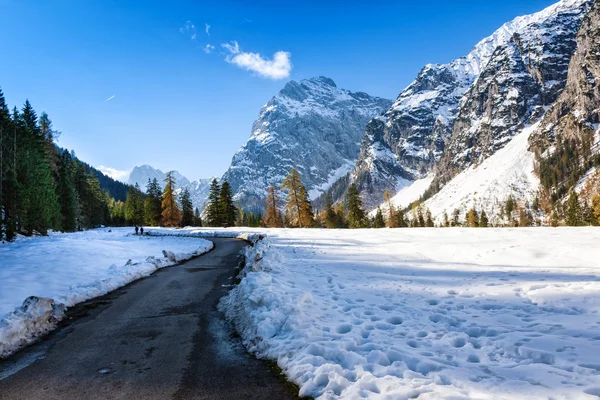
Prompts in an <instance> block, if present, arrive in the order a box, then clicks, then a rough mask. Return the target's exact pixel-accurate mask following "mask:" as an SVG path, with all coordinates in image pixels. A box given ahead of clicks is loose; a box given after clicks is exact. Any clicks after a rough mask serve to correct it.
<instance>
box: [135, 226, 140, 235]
mask: <svg viewBox="0 0 600 400" xmlns="http://www.w3.org/2000/svg"><path fill="white" fill-rule="evenodd" d="M139 231H140V228H138V226H137V225H136V226H135V234H136V235H137V234H138V233H139Z"/></svg>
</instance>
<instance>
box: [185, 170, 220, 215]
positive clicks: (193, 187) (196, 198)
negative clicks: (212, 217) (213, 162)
mask: <svg viewBox="0 0 600 400" xmlns="http://www.w3.org/2000/svg"><path fill="white" fill-rule="evenodd" d="M213 179H217V180H218V178H215V177H212V178H205V179H198V180H195V181H192V182H190V183H189V184H188V185H186V186H183V187H180V188H179V189H177V190H176V193H177V195H179V193H180V192H181V191H182V190H183V189H184V188H187V189H188V190H189V191H190V197H191V199H192V204H193V205H194V209H195V208H198V210H200V212H202V210H203V209H204V206H205V205H206V201H207V200H208V193H209V191H210V183H211V182H212V181H213Z"/></svg>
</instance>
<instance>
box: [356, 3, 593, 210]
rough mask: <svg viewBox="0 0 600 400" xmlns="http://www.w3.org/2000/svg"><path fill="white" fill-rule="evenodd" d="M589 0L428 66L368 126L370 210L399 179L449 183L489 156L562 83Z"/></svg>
mask: <svg viewBox="0 0 600 400" xmlns="http://www.w3.org/2000/svg"><path fill="white" fill-rule="evenodd" d="M592 3H593V1H591V0H563V1H560V2H558V3H556V4H555V5H553V6H550V7H548V8H546V9H545V10H543V11H541V12H539V13H536V14H532V15H529V16H523V17H518V18H516V19H515V20H513V21H511V22H509V23H506V24H505V25H503V26H502V27H501V28H500V29H499V30H497V31H496V32H495V33H494V34H493V35H491V36H490V37H488V38H486V39H484V40H482V41H481V42H480V43H478V44H477V45H476V46H475V47H474V48H473V50H472V51H471V52H470V53H469V54H468V55H467V56H466V57H463V58H459V59H457V60H454V61H452V62H451V63H449V64H444V65H437V64H430V65H427V66H425V67H424V68H423V69H422V70H421V72H420V73H419V75H418V76H417V78H416V79H415V81H414V82H413V83H411V84H410V85H409V86H408V87H407V88H406V89H405V90H404V91H402V93H400V95H399V96H398V98H397V99H396V101H395V102H394V104H393V106H392V107H391V108H390V109H389V110H388V111H387V112H386V113H385V114H384V116H383V117H381V118H376V119H374V120H372V121H371V122H370V123H369V125H368V126H367V128H366V131H365V136H364V138H363V142H362V146H361V150H360V155H359V158H358V161H357V163H356V168H355V169H354V171H353V173H352V180H353V181H355V182H356V183H357V184H358V186H359V188H360V190H361V192H362V193H363V198H364V201H365V204H366V206H367V208H369V209H373V208H374V207H376V206H377V205H378V204H380V203H381V202H382V200H383V193H384V191H385V190H386V189H389V190H390V191H392V192H395V191H397V190H399V189H401V188H400V187H397V186H396V183H397V182H398V178H403V179H404V180H417V179H422V178H425V177H426V176H427V175H429V174H431V173H432V172H433V171H435V172H436V173H437V174H438V175H439V176H440V177H441V178H444V180H447V179H449V178H451V177H452V176H453V175H454V174H455V173H456V172H459V171H460V170H463V169H464V168H467V167H468V166H469V165H471V163H473V162H480V161H482V160H483V159H485V158H486V157H489V156H490V155H491V154H493V153H494V152H495V151H497V150H498V149H500V148H502V146H504V145H505V144H506V143H508V142H509V141H510V138H511V137H512V136H514V135H515V134H516V133H517V132H518V131H519V130H520V129H522V128H523V126H524V124H526V123H530V122H535V120H536V119H537V118H539V117H540V116H541V115H542V114H543V107H544V106H546V105H549V104H551V103H552V102H553V101H554V100H556V98H557V96H558V94H559V93H560V91H561V90H562V88H564V85H565V80H566V75H567V66H568V63H569V59H570V57H571V55H572V54H573V52H574V50H575V47H576V46H575V35H576V33H577V30H578V29H579V26H580V24H581V21H582V19H583V17H584V15H585V14H586V12H587V11H588V10H589V8H590V5H591V4H592Z"/></svg>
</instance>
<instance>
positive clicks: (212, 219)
mask: <svg viewBox="0 0 600 400" xmlns="http://www.w3.org/2000/svg"><path fill="white" fill-rule="evenodd" d="M220 197H221V187H220V186H219V182H217V180H216V179H213V181H212V182H211V183H210V191H209V194H208V203H207V205H206V219H207V221H206V222H207V223H208V226H213V227H216V226H221V224H222V221H221V212H220V207H219V199H220Z"/></svg>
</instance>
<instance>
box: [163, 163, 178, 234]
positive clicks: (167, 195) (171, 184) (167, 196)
mask: <svg viewBox="0 0 600 400" xmlns="http://www.w3.org/2000/svg"><path fill="white" fill-rule="evenodd" d="M180 222H181V211H180V210H179V208H178V207H177V201H176V199H175V178H174V177H173V171H169V172H167V176H166V178H165V190H164V192H163V198H162V223H163V225H164V226H169V227H174V226H179V223H180Z"/></svg>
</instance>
